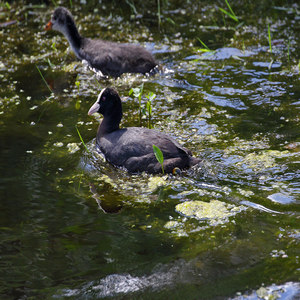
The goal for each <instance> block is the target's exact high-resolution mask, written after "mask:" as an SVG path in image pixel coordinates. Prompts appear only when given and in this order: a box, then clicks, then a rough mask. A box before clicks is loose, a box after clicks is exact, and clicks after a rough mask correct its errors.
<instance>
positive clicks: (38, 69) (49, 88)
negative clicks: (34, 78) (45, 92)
mask: <svg viewBox="0 0 300 300" xmlns="http://www.w3.org/2000/svg"><path fill="white" fill-rule="evenodd" d="M35 67H36V68H37V70H38V71H39V73H40V75H41V77H42V79H43V81H44V83H45V84H46V86H47V88H48V89H49V91H50V92H51V93H53V91H52V89H51V87H50V86H49V84H48V83H47V81H46V79H45V78H44V76H43V74H42V72H41V70H40V69H39V67H38V66H37V65H35Z"/></svg>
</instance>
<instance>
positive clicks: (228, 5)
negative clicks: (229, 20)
mask: <svg viewBox="0 0 300 300" xmlns="http://www.w3.org/2000/svg"><path fill="white" fill-rule="evenodd" d="M225 2H226V4H227V7H228V8H229V10H230V12H231V14H232V16H234V17H235V18H236V21H238V17H237V16H236V14H235V13H234V12H233V10H232V8H231V6H230V4H229V3H228V1H227V0H225Z"/></svg>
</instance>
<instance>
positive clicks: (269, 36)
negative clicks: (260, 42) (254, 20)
mask: <svg viewBox="0 0 300 300" xmlns="http://www.w3.org/2000/svg"><path fill="white" fill-rule="evenodd" d="M268 38H269V47H270V52H271V53H272V40H271V30H270V24H268Z"/></svg>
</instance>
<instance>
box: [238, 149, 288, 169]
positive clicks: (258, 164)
mask: <svg viewBox="0 0 300 300" xmlns="http://www.w3.org/2000/svg"><path fill="white" fill-rule="evenodd" d="M288 155H289V151H287V150H284V151H279V150H265V151H260V152H258V153H255V152H253V153H249V154H247V155H246V156H245V158H243V159H242V160H241V161H240V162H238V163H237V166H242V165H244V166H246V167H247V168H250V169H252V170H253V171H255V172H260V171H265V170H266V169H268V168H273V167H275V166H278V163H277V161H276V159H278V158H284V157H287V156H288Z"/></svg>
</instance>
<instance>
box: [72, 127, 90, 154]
mask: <svg viewBox="0 0 300 300" xmlns="http://www.w3.org/2000/svg"><path fill="white" fill-rule="evenodd" d="M75 128H76V130H77V133H78V136H79V138H80V140H81V143H82V144H83V146H84V148H85V149H86V151H87V152H90V151H89V149H88V148H87V146H86V144H85V142H84V141H83V139H82V137H81V134H80V132H79V130H78V128H77V126H75Z"/></svg>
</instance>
